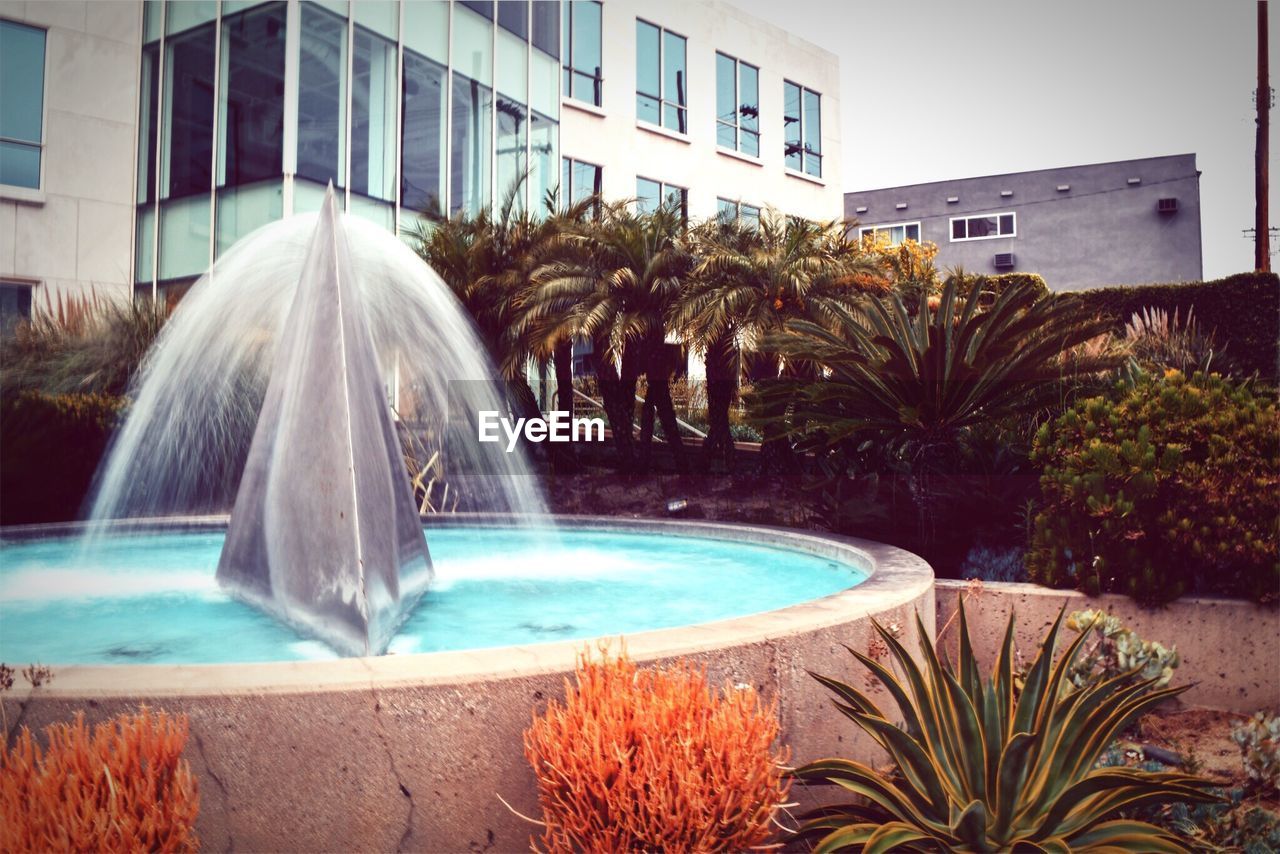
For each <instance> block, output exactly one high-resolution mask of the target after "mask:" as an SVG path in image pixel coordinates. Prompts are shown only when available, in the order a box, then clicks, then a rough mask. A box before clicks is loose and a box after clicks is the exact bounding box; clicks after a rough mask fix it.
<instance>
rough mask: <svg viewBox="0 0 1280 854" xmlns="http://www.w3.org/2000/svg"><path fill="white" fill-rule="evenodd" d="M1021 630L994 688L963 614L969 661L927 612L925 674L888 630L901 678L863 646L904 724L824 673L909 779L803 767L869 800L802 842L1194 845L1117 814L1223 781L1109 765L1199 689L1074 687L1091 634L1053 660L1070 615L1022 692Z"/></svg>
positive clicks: (822, 817) (1006, 646) (927, 847)
mask: <svg viewBox="0 0 1280 854" xmlns="http://www.w3.org/2000/svg"><path fill="white" fill-rule="evenodd" d="M1013 624H1014V620H1013V618H1012V617H1010V619H1009V625H1008V628H1007V629H1006V630H1005V635H1004V643H1003V646H1002V648H1001V650H1000V656H999V659H998V661H997V662H996V666H995V670H994V672H993V673H992V676H991V678H990V679H989V680H987V679H983V677H982V676H981V674H980V673H979V672H978V666H977V662H976V660H975V657H974V654H973V647H972V645H971V644H970V641H969V628H968V624H967V623H966V621H965V617H964V608H963V604H962V605H961V608H960V641H959V645H960V648H959V666H958V667H953V666H952V665H951V664H950V663H949V662H943V661H941V660H940V659H939V656H938V654H937V652H936V651H935V649H934V647H933V645H932V644H931V643H930V642H929V641H928V640H927V635H926V634H925V630H924V626H923V624H920V621H919V617H918V616H917V625H918V629H919V633H920V638H921V643H920V652H921V658H922V661H923V667H920V666H917V664H916V662H915V660H913V659H912V657H911V656H910V655H909V654H908V653H907V651H906V649H904V648H903V646H902V644H900V643H899V642H898V641H897V639H896V638H894V636H893V635H892V634H890V633H889V632H887V631H886V630H885V629H884V628H882V627H881V626H880V625H879V624H878V623H877V624H875V628H876V631H877V632H878V633H879V635H880V637H881V638H882V639H883V640H884V642H885V644H887V645H888V647H889V649H890V650H891V652H892V654H893V658H894V659H895V660H896V662H897V665H898V668H899V670H900V671H901V673H902V679H901V680H900V679H898V678H897V677H895V676H894V674H893V673H892V672H890V670H889V669H888V668H886V667H885V666H884V665H882V664H880V663H879V662H878V661H876V660H875V659H873V658H870V657H869V656H866V655H863V654H862V653H859V652H857V651H855V650H852V649H851V650H850V652H852V653H853V655H854V656H855V657H856V658H857V659H858V660H859V661H861V662H862V663H863V664H864V665H865V666H866V667H867V668H868V669H870V670H871V672H872V673H873V674H874V675H875V677H876V678H877V679H878V680H879V681H880V682H881V683H883V685H884V686H885V688H886V689H888V692H889V694H890V695H891V696H892V698H893V700H894V701H895V703H896V704H897V706H898V708H899V709H900V711H901V713H902V717H903V720H904V726H903V727H901V728H899V727H898V726H895V725H894V724H893V723H892V722H891V721H890V719H889V718H888V717H886V716H885V714H884V713H882V712H881V711H880V709H878V708H877V707H876V705H875V704H874V703H873V702H872V701H871V700H870V699H869V698H868V697H867V696H866V695H865V694H863V693H862V692H861V691H858V690H857V689H855V688H852V687H851V686H849V685H847V684H845V683H843V682H839V681H837V680H835V679H831V678H828V677H825V676H819V675H817V674H811V675H813V676H814V678H815V679H817V680H818V681H819V682H821V683H822V684H823V685H825V686H826V687H827V688H829V689H830V690H831V691H832V692H834V693H835V695H836V697H837V698H838V699H836V700H835V704H836V707H837V708H838V709H839V710H840V711H841V712H842V713H843V714H844V715H845V716H846V717H848V718H849V719H850V720H852V721H853V722H854V723H856V724H857V725H858V726H859V727H861V728H862V729H863V730H865V731H866V732H867V733H868V734H869V735H870V736H871V737H872V738H873V739H875V740H876V742H878V743H879V744H880V746H881V747H883V748H884V749H885V750H886V751H887V752H888V753H889V755H890V757H891V758H892V759H893V761H894V762H895V764H896V765H897V771H898V773H897V774H896V775H894V776H893V778H891V779H886V778H885V777H883V776H881V775H880V774H878V773H876V771H875V770H874V769H873V768H871V767H870V766H868V765H865V764H863V763H860V762H854V761H850V760H845V759H822V760H819V761H817V762H813V763H810V764H808V765H805V766H804V767H802V768H798V769H796V770H795V772H794V775H795V777H796V778H798V779H800V780H802V781H807V782H819V783H821V782H829V783H834V784H835V785H837V786H840V787H842V788H844V789H846V790H847V791H849V792H852V793H854V794H856V795H860V796H862V797H863V798H865V799H866V801H867V802H866V803H854V804H846V805H840V806H832V807H824V808H821V809H819V810H815V811H814V812H813V813H810V814H809V815H808V816H806V818H807V819H808V820H807V821H806V823H805V824H803V825H802V826H801V827H800V829H799V831H798V832H799V835H800V836H802V837H806V838H810V839H812V838H817V839H818V842H817V845H816V847H815V849H814V850H815V851H816V852H818V853H819V854H821V852H827V851H844V850H860V851H864V852H868V854H873V852H884V851H890V850H893V851H1045V852H1068V851H1135V852H1148V854H1156V853H1157V852H1181V851H1186V850H1188V849H1187V848H1186V847H1185V846H1184V845H1183V844H1182V843H1181V842H1180V841H1179V840H1178V839H1177V838H1176V837H1174V836H1171V835H1170V834H1169V833H1168V832H1167V831H1165V830H1163V829H1161V828H1159V827H1156V826H1155V825H1152V824H1148V823H1146V822H1141V821H1135V820H1129V819H1125V818H1116V817H1115V816H1116V815H1117V813H1118V812H1119V811H1120V810H1122V809H1133V808H1136V807H1141V806H1143V805H1147V804H1154V803H1165V802H1170V801H1190V802H1209V801H1214V800H1216V798H1214V797H1213V796H1211V795H1208V794H1206V792H1205V791H1204V790H1205V789H1207V788H1208V787H1210V786H1211V785H1213V784H1212V783H1211V782H1210V781H1208V780H1204V779H1201V778H1197V777H1192V776H1187V775H1184V774H1177V773H1149V772H1144V771H1138V770H1134V769H1129V768H1097V767H1095V766H1096V764H1097V761H1098V758H1099V756H1100V755H1101V754H1102V752H1103V751H1104V750H1105V749H1106V748H1107V746H1108V745H1109V744H1110V743H1111V742H1112V740H1113V739H1114V738H1115V737H1116V735H1117V734H1118V733H1119V732H1120V731H1121V730H1123V729H1124V728H1125V727H1127V726H1129V725H1130V724H1131V723H1133V722H1134V721H1135V720H1137V719H1138V718H1139V717H1141V716H1142V715H1143V714H1144V713H1146V712H1147V711H1148V710H1150V709H1152V708H1154V707H1155V706H1157V705H1159V704H1160V703H1162V702H1164V701H1165V700H1167V699H1169V698H1170V697H1175V696H1177V695H1178V694H1180V693H1182V692H1183V691H1185V690H1186V688H1185V687H1184V688H1166V689H1160V690H1154V689H1153V683H1154V681H1155V680H1151V679H1146V680H1143V679H1138V678H1137V674H1136V671H1135V672H1133V673H1124V674H1121V675H1119V676H1116V677H1115V678H1112V679H1108V680H1105V681H1103V682H1100V683H1098V684H1096V685H1094V686H1093V687H1090V688H1087V689H1083V690H1077V691H1069V692H1067V693H1065V694H1064V693H1063V692H1062V689H1063V686H1064V684H1065V680H1066V679H1067V672H1068V670H1069V668H1070V666H1071V663H1072V662H1073V661H1074V659H1075V657H1076V655H1077V653H1078V652H1079V651H1080V648H1081V645H1082V644H1083V643H1084V641H1085V639H1086V637H1087V634H1082V635H1081V636H1080V637H1078V638H1077V639H1076V640H1075V641H1074V642H1073V643H1072V644H1071V645H1070V646H1069V647H1068V648H1067V649H1066V651H1065V652H1064V653H1063V655H1062V656H1061V658H1059V659H1058V661H1057V662H1056V663H1055V662H1054V644H1055V642H1056V640H1057V636H1058V629H1059V627H1060V626H1061V624H1062V614H1061V613H1059V614H1058V619H1057V620H1056V621H1055V622H1054V624H1053V628H1051V629H1050V630H1049V634H1048V635H1047V636H1046V638H1045V640H1044V644H1043V645H1042V646H1041V648H1040V652H1039V654H1038V655H1037V657H1036V659H1035V662H1034V663H1033V664H1032V665H1031V668H1030V670H1029V671H1028V672H1027V675H1026V678H1025V681H1024V683H1023V685H1022V690H1021V692H1018V691H1017V690H1016V689H1015V682H1014V669H1013V655H1014V652H1013Z"/></svg>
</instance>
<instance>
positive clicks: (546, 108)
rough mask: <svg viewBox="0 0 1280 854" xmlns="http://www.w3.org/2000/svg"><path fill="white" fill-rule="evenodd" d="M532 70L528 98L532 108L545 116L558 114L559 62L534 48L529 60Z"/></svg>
mask: <svg viewBox="0 0 1280 854" xmlns="http://www.w3.org/2000/svg"><path fill="white" fill-rule="evenodd" d="M529 65H530V68H531V70H532V72H533V79H532V80H531V81H530V86H529V98H530V99H531V103H532V104H533V108H534V109H535V110H537V111H538V112H540V113H542V114H543V115H546V116H559V115H560V81H559V80H558V79H557V78H558V77H559V73H560V64H559V63H558V62H556V61H555V60H554V59H552V58H551V57H549V56H547V55H546V54H545V53H543V52H542V51H538V50H535V51H534V52H533V56H532V57H531V58H530V62H529Z"/></svg>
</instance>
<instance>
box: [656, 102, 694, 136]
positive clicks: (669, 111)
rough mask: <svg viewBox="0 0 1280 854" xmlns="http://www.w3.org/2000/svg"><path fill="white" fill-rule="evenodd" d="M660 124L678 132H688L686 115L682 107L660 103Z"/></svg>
mask: <svg viewBox="0 0 1280 854" xmlns="http://www.w3.org/2000/svg"><path fill="white" fill-rule="evenodd" d="M662 126H663V127H665V128H670V129H671V130H673V131H676V132H678V133H688V132H689V128H688V117H687V115H686V111H685V108H684V107H677V106H676V105H675V104H667V103H664V104H663V105H662Z"/></svg>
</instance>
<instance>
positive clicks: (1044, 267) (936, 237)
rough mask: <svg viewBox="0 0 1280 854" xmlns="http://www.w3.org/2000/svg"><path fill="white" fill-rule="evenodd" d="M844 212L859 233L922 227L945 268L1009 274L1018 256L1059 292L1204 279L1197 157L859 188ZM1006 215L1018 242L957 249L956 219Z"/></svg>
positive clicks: (1023, 267)
mask: <svg viewBox="0 0 1280 854" xmlns="http://www.w3.org/2000/svg"><path fill="white" fill-rule="evenodd" d="M1132 178H1137V179H1139V181H1140V183H1137V184H1131V183H1129V181H1130V179H1132ZM1060 186H1065V187H1069V189H1066V190H1059V189H1058V188H1059V187H1060ZM1004 193H1008V194H1009V195H1003V194H1004ZM948 198H955V199H956V201H955V202H950V203H949V202H948V201H947V199H948ZM1162 198H1176V199H1177V200H1178V211H1177V213H1174V214H1161V213H1158V212H1157V211H1156V204H1157V202H1158V200H1160V199H1162ZM903 205H905V207H901V206H903ZM861 208H865V209H866V210H860V209H861ZM844 210H845V215H846V216H847V217H851V218H856V219H857V220H858V223H859V225H860V226H869V225H879V224H888V223H900V222H919V223H920V226H921V231H920V237H921V240H922V241H928V242H932V243H935V244H937V246H938V257H937V262H936V263H937V265H938V267H939V269H945V268H947V267H957V266H958V267H963V268H964V269H965V270H967V271H969V272H972V273H998V272H1011V271H1009V270H998V269H997V268H996V267H995V265H994V263H993V259H994V256H995V255H996V253H1002V252H1012V253H1013V254H1014V256H1015V257H1016V259H1017V264H1016V266H1015V267H1014V270H1018V271H1023V272H1029V273H1039V274H1040V275H1041V276H1043V277H1044V279H1045V281H1046V282H1047V283H1048V285H1049V287H1050V288H1051V289H1052V290H1055V291H1076V290H1083V289H1086V288H1093V287H1098V286H1101V285H1114V284H1140V283H1145V282H1181V281H1193V280H1197V279H1200V278H1201V276H1202V264H1201V257H1200V179H1199V172H1198V171H1197V170H1196V163H1195V155H1194V154H1181V155H1176V156H1172V157H1152V158H1147V159H1143V160H1125V161H1119V162H1116V163H1099V164H1095V165H1090V166H1071V167H1066V168H1062V169H1045V170H1041V171H1036V172H1018V173H1013V174H1009V175H990V176H986V177H981V178H963V179H959V180H954V181H938V182H935V183H930V184H914V185H911V186H907V187H892V188H888V189H882V190H859V191H855V192H851V193H846V194H845V200H844ZM1009 211H1012V212H1014V213H1016V214H1017V222H1016V225H1017V229H1016V232H1017V233H1016V236H1014V237H996V238H987V239H981V240H967V241H952V239H951V218H952V217H958V216H965V215H973V214H979V213H1004V212H1009Z"/></svg>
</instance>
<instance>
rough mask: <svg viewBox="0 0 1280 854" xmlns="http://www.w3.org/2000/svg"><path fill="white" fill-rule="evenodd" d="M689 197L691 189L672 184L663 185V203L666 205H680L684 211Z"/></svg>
mask: <svg viewBox="0 0 1280 854" xmlns="http://www.w3.org/2000/svg"><path fill="white" fill-rule="evenodd" d="M688 197H689V191H688V190H686V189H684V188H683V187H673V186H672V185H670V184H663V185H662V203H663V204H664V205H668V206H674V207H678V208H680V210H682V211H683V210H684V209H685V205H686V201H687V199H688Z"/></svg>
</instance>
